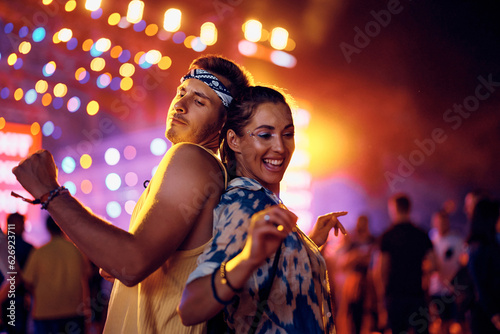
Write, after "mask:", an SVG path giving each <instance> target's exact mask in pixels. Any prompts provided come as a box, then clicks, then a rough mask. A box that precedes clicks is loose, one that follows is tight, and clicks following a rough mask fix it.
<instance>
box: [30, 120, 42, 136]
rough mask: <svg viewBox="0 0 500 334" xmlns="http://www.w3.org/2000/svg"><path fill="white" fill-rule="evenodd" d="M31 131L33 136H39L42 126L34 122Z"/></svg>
mask: <svg viewBox="0 0 500 334" xmlns="http://www.w3.org/2000/svg"><path fill="white" fill-rule="evenodd" d="M30 131H31V134H32V135H33V136H36V135H37V134H39V133H40V124H38V122H34V123H33V124H31V127H30Z"/></svg>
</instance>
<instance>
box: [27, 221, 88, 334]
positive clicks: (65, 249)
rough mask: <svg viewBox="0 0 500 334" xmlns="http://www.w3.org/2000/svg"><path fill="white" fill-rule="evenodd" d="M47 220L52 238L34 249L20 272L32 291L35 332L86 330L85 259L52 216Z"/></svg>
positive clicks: (86, 281) (77, 331) (86, 282)
mask: <svg viewBox="0 0 500 334" xmlns="http://www.w3.org/2000/svg"><path fill="white" fill-rule="evenodd" d="M46 224H47V230H48V231H49V233H50V235H51V240H50V241H49V242H48V243H47V244H45V245H44V246H42V247H40V248H38V249H36V250H35V251H33V253H32V254H31V255H30V257H29V258H28V262H27V263H26V267H25V269H24V272H23V279H24V282H25V283H26V286H27V287H28V289H29V290H30V291H31V293H32V295H33V320H34V329H35V334H59V333H75V334H76V333H85V323H84V320H85V319H84V306H83V305H84V296H85V295H86V294H87V293H88V274H89V266H88V263H87V262H86V260H85V259H84V257H83V256H82V254H81V253H80V251H79V250H78V249H77V248H76V247H75V245H73V243H71V242H70V241H68V240H67V239H66V237H65V236H64V235H63V233H62V231H61V230H60V229H59V226H57V224H56V223H55V222H54V220H53V219H52V217H50V216H48V217H47V222H46Z"/></svg>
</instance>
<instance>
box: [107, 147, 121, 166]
mask: <svg viewBox="0 0 500 334" xmlns="http://www.w3.org/2000/svg"><path fill="white" fill-rule="evenodd" d="M104 161H106V163H107V164H108V165H110V166H114V165H116V164H117V163H118V162H119V161H120V152H119V151H118V150H117V149H116V148H114V147H110V148H108V149H107V150H106V152H105V153H104Z"/></svg>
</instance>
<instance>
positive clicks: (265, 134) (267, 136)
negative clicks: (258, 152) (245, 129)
mask: <svg viewBox="0 0 500 334" xmlns="http://www.w3.org/2000/svg"><path fill="white" fill-rule="evenodd" d="M257 136H258V137H259V138H262V139H265V140H269V139H271V137H272V136H273V135H272V134H270V133H268V132H261V133H259V134H258V135H257Z"/></svg>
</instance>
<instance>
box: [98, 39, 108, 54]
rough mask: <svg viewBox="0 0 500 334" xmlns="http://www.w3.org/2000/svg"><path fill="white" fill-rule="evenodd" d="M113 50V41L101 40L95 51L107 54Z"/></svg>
mask: <svg viewBox="0 0 500 334" xmlns="http://www.w3.org/2000/svg"><path fill="white" fill-rule="evenodd" d="M110 48H111V41H110V40H109V39H107V38H99V39H98V40H97V42H95V49H96V50H97V51H100V52H106V51H108V50H109V49H110Z"/></svg>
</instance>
